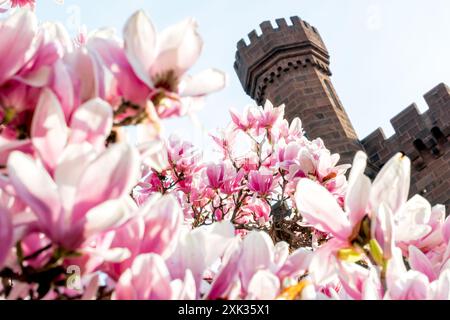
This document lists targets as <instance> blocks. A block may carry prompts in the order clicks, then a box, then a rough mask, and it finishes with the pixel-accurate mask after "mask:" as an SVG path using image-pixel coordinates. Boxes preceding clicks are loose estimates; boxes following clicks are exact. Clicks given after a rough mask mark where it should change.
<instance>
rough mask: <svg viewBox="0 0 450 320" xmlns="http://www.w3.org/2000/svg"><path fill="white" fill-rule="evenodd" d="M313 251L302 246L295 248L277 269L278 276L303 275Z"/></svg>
mask: <svg viewBox="0 0 450 320" xmlns="http://www.w3.org/2000/svg"><path fill="white" fill-rule="evenodd" d="M313 255H314V254H313V252H312V251H310V250H307V249H304V248H300V249H297V250H295V251H294V252H293V253H292V254H291V255H290V256H289V258H288V259H287V260H286V262H285V263H284V265H283V266H282V268H281V269H280V270H279V271H278V276H279V277H280V278H281V279H283V278H285V277H292V278H297V277H300V276H302V275H304V274H305V273H306V272H307V271H308V269H309V265H310V263H311V259H312V257H313Z"/></svg>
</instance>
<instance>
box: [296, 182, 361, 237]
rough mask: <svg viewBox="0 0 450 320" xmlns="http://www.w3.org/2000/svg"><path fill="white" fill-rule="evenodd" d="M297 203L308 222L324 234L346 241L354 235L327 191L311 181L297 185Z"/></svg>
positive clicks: (334, 200) (343, 214) (342, 213)
mask: <svg viewBox="0 0 450 320" xmlns="http://www.w3.org/2000/svg"><path fill="white" fill-rule="evenodd" d="M295 202H296V204H297V208H298V210H299V212H300V214H301V215H302V216H303V217H304V218H305V219H306V221H307V222H308V223H309V224H311V225H312V226H314V227H315V228H317V229H318V230H320V231H322V232H329V233H331V234H333V235H334V236H336V237H338V238H340V239H342V240H346V239H347V238H348V237H349V236H350V235H351V233H352V229H351V226H350V223H349V221H348V220H347V218H346V216H345V213H344V212H343V211H342V209H341V207H340V206H339V205H338V204H337V202H336V199H335V198H334V197H333V196H332V195H331V194H330V193H329V192H328V190H327V189H325V188H324V187H322V186H321V185H319V184H317V183H316V182H314V181H311V180H309V179H301V180H300V181H299V183H298V185H297V191H296V193H295Z"/></svg>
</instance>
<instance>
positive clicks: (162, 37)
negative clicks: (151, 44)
mask: <svg viewBox="0 0 450 320" xmlns="http://www.w3.org/2000/svg"><path fill="white" fill-rule="evenodd" d="M202 47H203V41H202V39H201V38H200V36H199V34H198V33H197V23H196V22H195V21H194V20H193V19H192V18H188V19H186V20H184V21H181V22H179V23H177V24H176V25H173V26H170V27H168V28H167V29H165V30H163V31H162V32H161V33H160V34H159V35H158V49H159V52H158V56H157V57H156V60H155V62H154V64H153V66H152V70H151V73H152V76H153V77H155V76H157V75H161V74H164V73H166V72H168V71H173V72H174V73H175V76H176V77H178V78H179V77H180V76H181V75H182V74H184V73H185V72H186V71H187V70H188V69H189V68H190V67H192V66H193V65H194V63H195V62H196V61H197V59H198V57H199V56H200V53H201V51H202Z"/></svg>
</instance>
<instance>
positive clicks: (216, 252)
mask: <svg viewBox="0 0 450 320" xmlns="http://www.w3.org/2000/svg"><path fill="white" fill-rule="evenodd" d="M234 238H235V233H234V228H233V225H232V224H231V223H230V222H228V221H222V222H217V223H214V224H213V225H211V226H202V227H199V228H196V229H194V230H188V228H184V229H183V230H182V232H181V235H180V239H179V241H178V244H177V247H176V249H175V251H174V252H173V254H172V255H171V256H170V257H169V258H168V259H167V260H166V263H167V266H168V268H169V270H170V274H171V275H172V278H178V279H181V278H183V277H184V270H188V269H189V270H190V271H191V272H192V275H193V277H194V280H195V284H196V288H201V284H202V281H203V278H204V276H205V273H206V271H207V270H208V268H210V267H211V266H212V265H213V263H214V262H216V261H217V259H218V258H220V257H221V256H222V255H223V254H224V252H225V250H226V248H227V247H228V245H229V244H230V243H231V242H232V240H233V239H234ZM199 296H200V292H197V297H199Z"/></svg>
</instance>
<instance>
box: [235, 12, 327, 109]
mask: <svg viewBox="0 0 450 320" xmlns="http://www.w3.org/2000/svg"><path fill="white" fill-rule="evenodd" d="M275 23H276V27H274V26H273V25H272V23H271V22H270V21H264V22H262V23H261V24H260V25H259V26H260V30H258V31H257V30H252V31H251V32H250V33H249V34H248V38H249V43H246V41H245V40H244V39H241V40H240V41H239V42H238V44H237V52H236V61H235V64H234V68H235V70H236V73H237V74H238V77H239V79H240V81H241V83H242V86H243V87H244V89H245V92H246V93H247V94H249V95H250V96H251V97H252V98H254V99H255V100H257V101H258V102H260V101H263V99H264V97H265V90H266V88H267V86H268V85H269V84H271V83H274V82H275V81H277V79H279V78H280V77H282V75H283V74H285V73H288V72H290V71H292V70H297V69H298V68H306V67H308V66H314V67H317V68H320V69H321V70H323V72H324V73H325V74H328V75H331V72H330V69H329V55H328V51H327V49H326V47H325V44H324V42H323V41H322V38H321V37H320V34H319V32H318V31H317V29H316V28H315V27H313V26H311V25H310V24H309V23H308V22H306V21H303V20H301V19H300V18H299V17H291V18H290V22H289V23H288V22H287V21H286V20H285V19H283V18H281V19H276V20H275Z"/></svg>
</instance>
